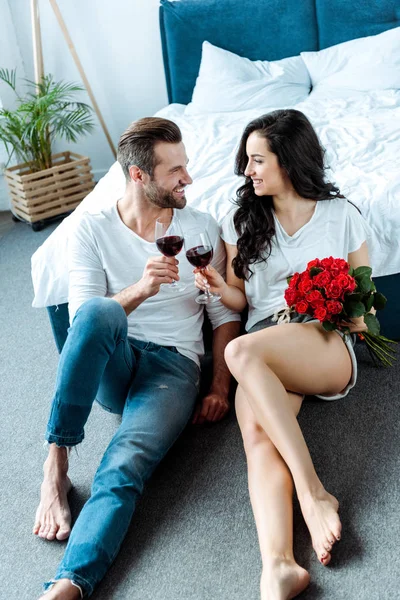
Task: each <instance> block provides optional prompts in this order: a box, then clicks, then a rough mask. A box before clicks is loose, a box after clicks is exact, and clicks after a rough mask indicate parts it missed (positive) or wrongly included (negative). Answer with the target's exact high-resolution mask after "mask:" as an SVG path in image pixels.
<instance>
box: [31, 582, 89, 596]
mask: <svg viewBox="0 0 400 600" xmlns="http://www.w3.org/2000/svg"><path fill="white" fill-rule="evenodd" d="M80 598H81V592H80V590H79V588H78V587H77V586H76V585H73V584H72V583H71V580H70V579H59V580H58V581H56V583H55V584H54V585H53V586H52V587H51V588H49V590H48V591H47V592H45V593H44V594H43V596H40V599H39V600H42V599H43V600H78V599H80Z"/></svg>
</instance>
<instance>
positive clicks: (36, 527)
mask: <svg viewBox="0 0 400 600" xmlns="http://www.w3.org/2000/svg"><path fill="white" fill-rule="evenodd" d="M40 527H41V524H40V521H36V523H35V524H34V526H33V529H32V532H33V533H34V534H35V535H37V534H38V533H39V530H40Z"/></svg>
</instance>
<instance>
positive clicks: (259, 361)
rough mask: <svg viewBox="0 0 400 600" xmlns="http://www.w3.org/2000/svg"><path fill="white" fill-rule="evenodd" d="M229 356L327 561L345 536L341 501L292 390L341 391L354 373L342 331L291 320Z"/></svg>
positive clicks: (231, 348) (241, 341)
mask: <svg viewBox="0 0 400 600" xmlns="http://www.w3.org/2000/svg"><path fill="white" fill-rule="evenodd" d="M225 357H226V361H227V363H228V366H229V368H230V370H231V372H232V374H233V375H234V377H235V378H236V379H237V381H238V382H239V384H240V386H241V388H242V389H243V391H244V393H245V395H246V398H247V400H248V402H249V403H250V405H251V407H252V409H253V412H254V414H255V416H256V419H257V420H258V422H259V423H260V425H261V426H262V428H263V429H264V430H265V432H266V433H267V434H268V436H269V438H270V439H271V441H272V442H273V444H274V446H275V447H276V448H277V450H278V451H279V453H280V454H281V456H282V458H283V460H284V461H285V463H286V464H287V466H288V467H289V469H290V472H291V474H292V477H293V480H294V483H295V486H296V491H297V495H298V499H299V502H300V506H301V510H302V513H303V516H304V519H305V521H306V523H307V526H308V528H309V531H310V534H311V537H312V541H313V547H314V549H315V551H316V553H317V555H318V558H319V559H320V561H321V562H322V564H325V565H326V564H328V562H329V560H330V550H331V548H332V544H333V543H334V542H335V541H336V540H337V539H340V533H341V524H340V520H339V517H338V514H337V511H338V507H339V505H338V502H337V500H336V498H334V497H333V496H331V495H330V494H328V492H327V491H326V490H325V489H324V487H323V485H322V483H321V482H320V480H319V478H318V476H317V474H316V472H315V469H314V465H313V463H312V460H311V456H310V453H309V451H308V448H307V445H306V443H305V440H304V437H303V434H302V433H301V430H300V427H299V424H298V422H297V419H296V417H295V415H294V413H293V411H292V410H291V407H290V405H289V401H288V395H287V391H286V390H291V391H293V392H295V393H298V394H323V395H328V394H335V393H338V392H340V391H341V390H342V389H343V388H344V387H345V386H346V385H347V383H348V381H349V379H350V376H351V368H352V367H351V360H350V356H349V354H348V351H347V348H346V346H345V345H344V343H343V340H342V338H341V337H340V336H339V335H337V334H336V333H334V332H330V333H327V332H325V331H324V330H322V328H321V327H320V326H319V324H316V323H307V324H291V325H290V326H289V325H281V326H277V327H272V328H269V329H266V330H263V331H259V332H257V333H253V334H251V335H246V336H242V337H240V338H236V340H233V341H232V342H230V344H228V346H227V348H226V351H225Z"/></svg>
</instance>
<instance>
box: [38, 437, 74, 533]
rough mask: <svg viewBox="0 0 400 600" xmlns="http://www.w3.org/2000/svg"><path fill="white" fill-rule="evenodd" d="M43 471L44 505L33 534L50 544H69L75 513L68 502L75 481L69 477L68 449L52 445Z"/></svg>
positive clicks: (41, 495) (42, 493) (41, 497)
mask: <svg viewBox="0 0 400 600" xmlns="http://www.w3.org/2000/svg"><path fill="white" fill-rule="evenodd" d="M43 471H44V478H43V483H42V487H41V492H40V504H39V506H38V509H37V511H36V519H35V525H34V526H33V533H34V534H35V535H38V536H39V537H41V538H43V539H47V540H54V539H56V538H57V540H65V539H67V537H68V536H69V534H70V532H71V512H70V509H69V505H68V500H67V495H68V492H69V491H70V489H71V481H70V479H69V477H68V475H67V471H68V454H67V449H66V448H57V446H56V445H55V444H51V446H50V451H49V456H48V458H47V460H46V462H45V464H44V468H43Z"/></svg>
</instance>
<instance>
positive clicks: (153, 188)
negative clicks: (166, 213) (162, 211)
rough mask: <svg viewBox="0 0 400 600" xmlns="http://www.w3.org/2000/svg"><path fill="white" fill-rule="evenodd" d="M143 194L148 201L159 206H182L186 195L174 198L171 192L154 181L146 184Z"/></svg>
mask: <svg viewBox="0 0 400 600" xmlns="http://www.w3.org/2000/svg"><path fill="white" fill-rule="evenodd" d="M145 194H146V197H147V199H148V201H149V202H151V204H154V205H155V206H158V207H159V208H184V206H186V197H185V195H183V196H182V197H181V198H176V197H175V196H174V194H173V192H168V191H167V190H166V189H164V188H162V187H160V186H159V185H157V184H156V183H155V181H150V183H148V184H147V185H146V188H145Z"/></svg>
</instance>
